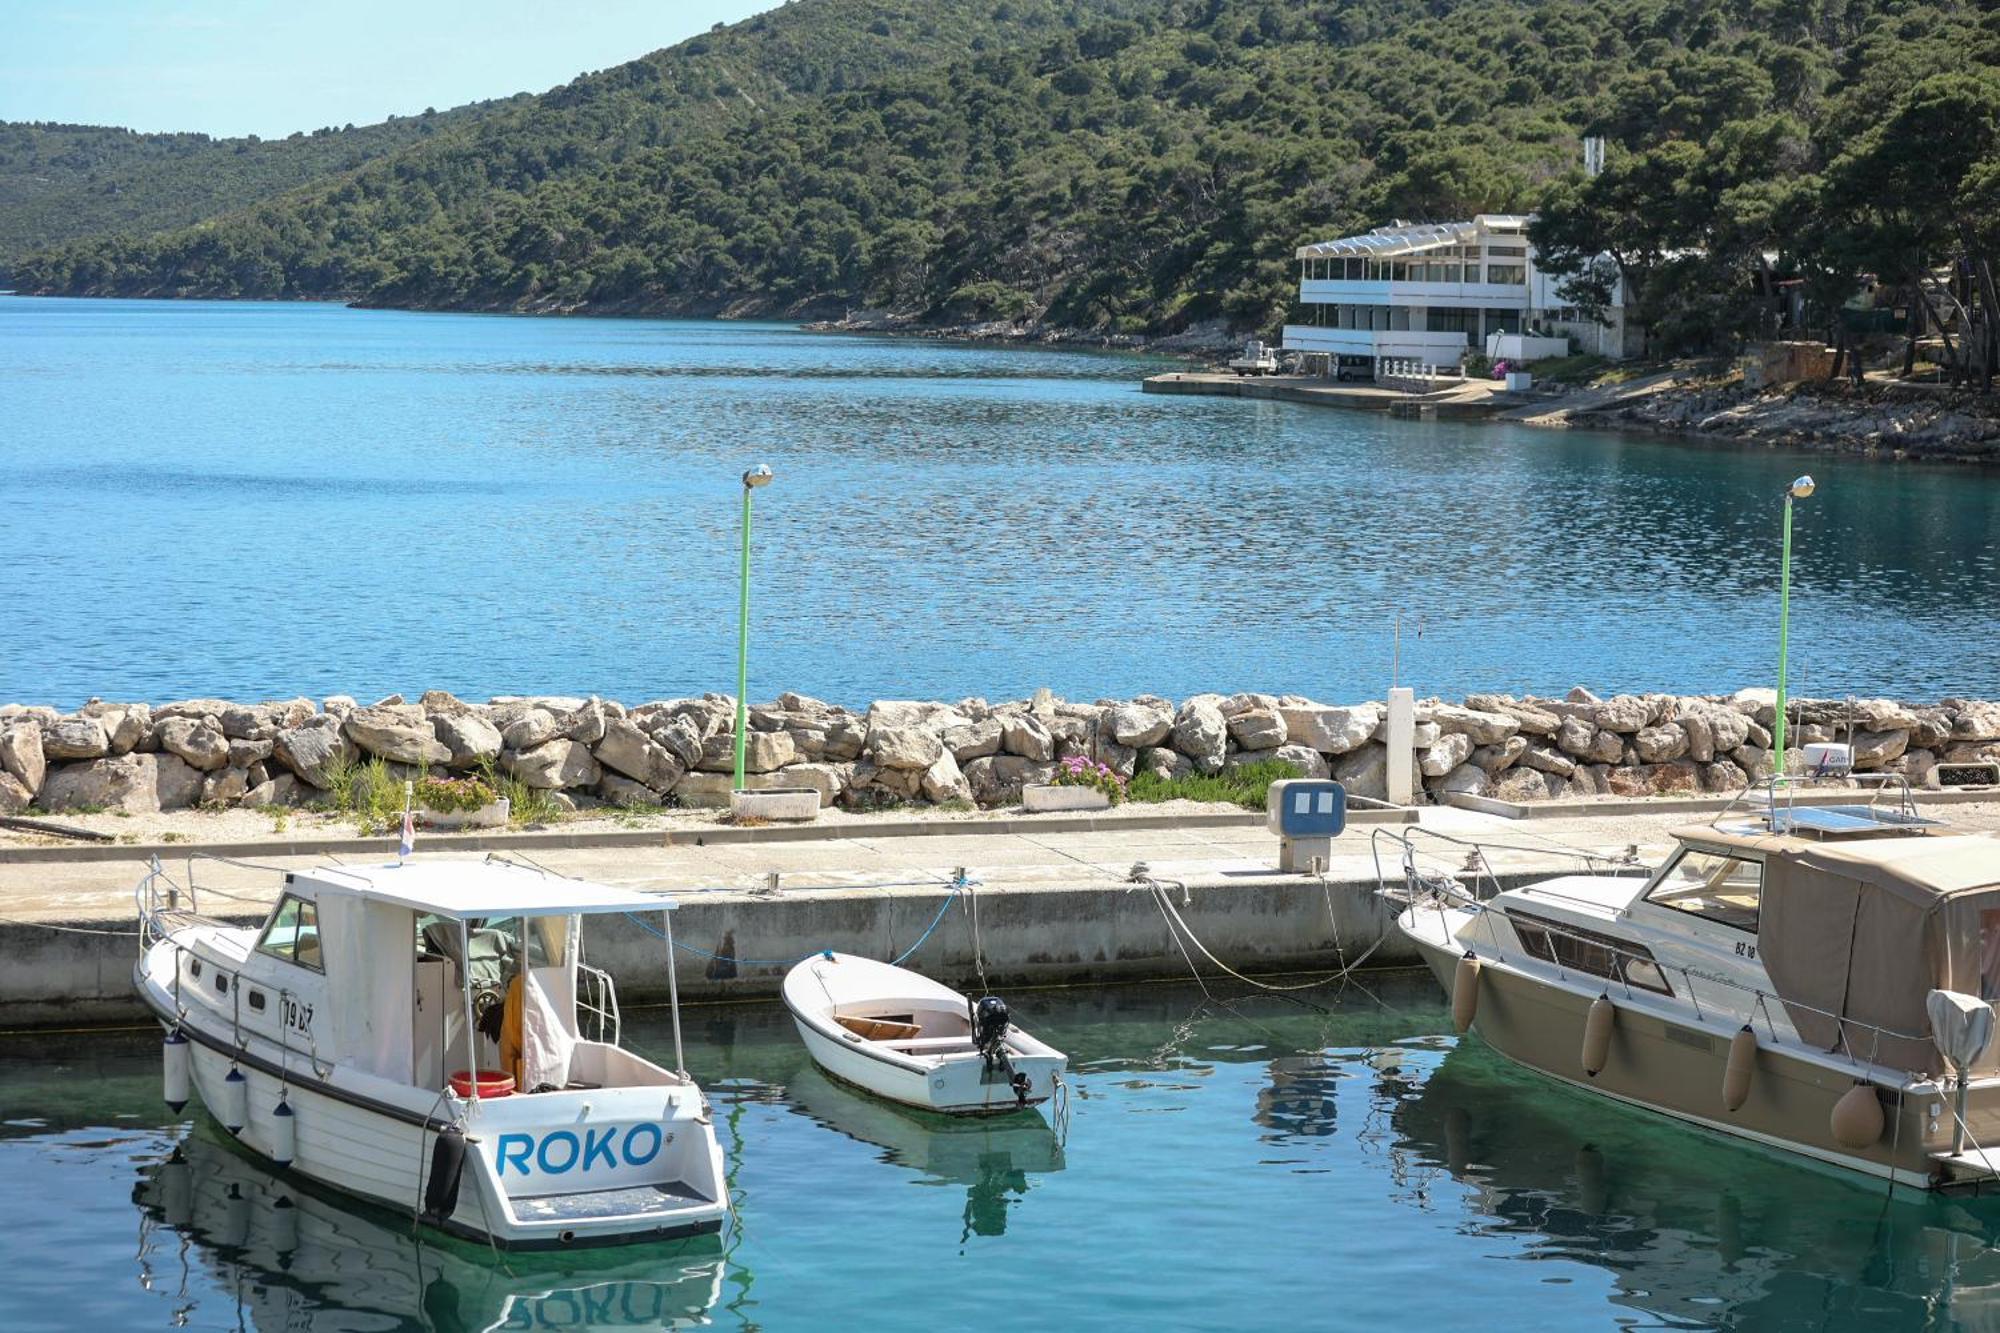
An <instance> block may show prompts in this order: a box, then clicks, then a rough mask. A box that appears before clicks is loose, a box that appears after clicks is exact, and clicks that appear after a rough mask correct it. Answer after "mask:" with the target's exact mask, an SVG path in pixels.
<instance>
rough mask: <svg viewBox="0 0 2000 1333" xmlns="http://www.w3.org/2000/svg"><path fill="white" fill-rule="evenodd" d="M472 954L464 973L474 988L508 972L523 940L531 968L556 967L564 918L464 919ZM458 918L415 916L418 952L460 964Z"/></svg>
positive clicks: (565, 930)
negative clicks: (469, 975)
mask: <svg viewBox="0 0 2000 1333" xmlns="http://www.w3.org/2000/svg"><path fill="white" fill-rule="evenodd" d="M465 926H466V937H467V941H468V943H469V944H470V946H471V951H472V952H471V957H470V959H469V960H468V961H467V962H466V971H467V972H468V973H470V974H471V978H472V984H473V986H474V987H475V988H484V987H495V986H499V985H501V984H503V983H504V982H505V981H506V979H507V978H508V977H509V976H511V975H512V973H513V971H514V966H515V960H516V959H517V958H519V957H520V956H521V953H522V947H523V940H524V938H525V941H526V950H527V960H528V966H530V967H554V966H560V965H561V964H562V961H563V955H564V945H565V944H566V943H567V941H568V938H569V918H568V917H561V916H531V917H519V916H507V917H484V918H478V917H475V918H473V919H471V920H468V921H467V922H466V923H465ZM458 940H459V936H458V922H457V921H455V920H452V919H450V918H448V917H441V916H432V915H429V914H426V915H423V916H420V917H418V918H417V950H418V952H419V953H430V954H436V955H440V956H442V957H445V958H449V959H451V960H452V961H453V962H454V963H456V962H459V961H460V959H459V956H458V953H459V944H458Z"/></svg>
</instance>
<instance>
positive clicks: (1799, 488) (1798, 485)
mask: <svg viewBox="0 0 2000 1333" xmlns="http://www.w3.org/2000/svg"><path fill="white" fill-rule="evenodd" d="M1813 489H1814V486H1813V479H1812V478H1811V477H1800V478H1799V479H1798V480H1797V481H1795V482H1793V483H1792V484H1791V485H1790V486H1789V487H1787V488H1786V490H1785V494H1786V495H1789V496H1791V497H1792V498H1793V499H1795V500H1803V499H1805V498H1806V497H1807V496H1808V495H1811V494H1812V493H1813Z"/></svg>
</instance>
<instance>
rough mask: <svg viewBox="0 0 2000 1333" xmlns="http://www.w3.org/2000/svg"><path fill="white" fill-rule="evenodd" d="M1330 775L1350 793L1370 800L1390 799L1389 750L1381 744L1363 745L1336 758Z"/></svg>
mask: <svg viewBox="0 0 2000 1333" xmlns="http://www.w3.org/2000/svg"><path fill="white" fill-rule="evenodd" d="M1331 776H1332V778H1333V780H1334V781H1335V782H1338V783H1339V784H1340V785H1341V786H1343V787H1345V788H1346V789H1347V794H1348V795H1349V796H1363V797H1366V798H1367V799H1369V800H1371V801H1386V800H1388V799H1389V751H1388V750H1387V749H1386V748H1384V747H1383V746H1380V745H1364V746H1362V747H1361V748H1360V749H1358V750H1350V751H1348V752H1347V753H1346V754H1343V755H1341V756H1339V757H1338V758H1336V759H1335V760H1334V761H1333V764H1332V767H1331Z"/></svg>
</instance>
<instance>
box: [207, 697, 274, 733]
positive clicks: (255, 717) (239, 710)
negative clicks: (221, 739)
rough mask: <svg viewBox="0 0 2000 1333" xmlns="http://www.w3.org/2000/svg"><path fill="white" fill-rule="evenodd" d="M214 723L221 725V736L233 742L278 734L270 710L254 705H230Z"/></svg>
mask: <svg viewBox="0 0 2000 1333" xmlns="http://www.w3.org/2000/svg"><path fill="white" fill-rule="evenodd" d="M216 721H218V722H220V723H221V724H222V734H223V735H225V736H227V737H228V738H229V739H230V740H233V741H248V740H257V739H260V738H267V737H270V736H275V735H276V734H277V732H278V726H277V721H276V719H275V718H274V717H273V716H272V710H270V709H268V708H260V707H258V706H256V705H254V704H234V705H231V706H230V707H228V708H225V709H223V710H222V713H221V715H220V716H218V717H217V718H216Z"/></svg>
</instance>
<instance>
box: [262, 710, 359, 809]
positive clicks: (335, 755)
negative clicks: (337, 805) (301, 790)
mask: <svg viewBox="0 0 2000 1333" xmlns="http://www.w3.org/2000/svg"><path fill="white" fill-rule="evenodd" d="M275 748H276V753H277V756H278V761H279V762H280V763H282V764H284V766H285V767H286V768H289V769H291V770H292V772H294V773H296V774H298V775H299V777H300V778H301V779H303V780H304V781H305V782H307V783H308V784H310V785H311V786H314V787H317V788H319V789H320V790H321V791H326V790H327V789H328V788H330V787H332V786H333V770H334V769H335V768H336V767H338V766H339V765H341V764H346V763H352V762H353V761H354V759H355V757H356V756H357V755H358V754H359V753H360V752H359V751H358V750H356V749H355V746H354V742H353V741H351V740H349V739H347V733H346V732H345V731H342V730H341V728H340V723H339V715H338V714H329V715H326V720H325V721H323V722H320V723H316V724H312V725H308V726H303V727H292V728H290V729H289V730H286V731H281V732H279V733H278V736H277V740H276V743H275Z"/></svg>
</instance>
